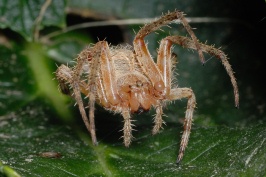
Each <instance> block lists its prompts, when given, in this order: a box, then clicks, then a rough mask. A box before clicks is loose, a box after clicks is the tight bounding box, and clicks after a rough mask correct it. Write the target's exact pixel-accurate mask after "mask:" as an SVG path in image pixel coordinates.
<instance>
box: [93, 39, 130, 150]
mask: <svg viewBox="0 0 266 177" xmlns="http://www.w3.org/2000/svg"><path fill="white" fill-rule="evenodd" d="M93 51H94V54H93V55H92V56H93V58H94V60H96V58H100V67H98V66H92V68H100V70H101V72H100V75H101V76H100V79H98V80H97V82H98V88H99V89H98V91H99V93H100V96H101V99H100V100H101V101H102V103H103V104H106V105H108V106H110V107H112V106H116V105H118V104H122V100H121V99H120V97H119V95H118V88H117V85H116V84H117V83H116V76H115V67H114V63H113V61H112V57H111V54H110V49H109V46H108V44H107V42H106V41H100V42H98V43H97V44H96V45H95V47H94V49H93ZM89 84H90V83H89ZM103 89H104V90H103ZM122 116H123V118H124V128H123V133H124V135H123V139H124V144H125V146H126V147H128V146H129V145H130V143H131V140H132V138H133V136H132V124H131V119H130V118H131V117H130V110H128V108H127V107H124V108H123V109H122Z"/></svg>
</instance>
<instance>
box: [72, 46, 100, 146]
mask: <svg viewBox="0 0 266 177" xmlns="http://www.w3.org/2000/svg"><path fill="white" fill-rule="evenodd" d="M90 55H91V51H90V50H89V49H85V50H83V51H82V52H81V53H80V54H79V56H78V58H77V65H76V66H75V68H74V72H73V73H74V75H73V84H72V85H73V91H74V97H75V100H76V101H77V104H78V106H79V111H80V113H81V117H82V119H83V122H84V123H85V126H86V128H87V130H88V131H89V132H90V134H91V139H92V142H93V144H94V145H97V138H96V133H95V123H94V110H95V107H94V105H95V91H94V89H92V88H94V85H93V84H90V83H91V82H93V81H94V80H93V79H91V78H90V79H89V88H88V90H87V88H86V87H87V84H86V83H84V82H82V81H80V76H81V74H82V73H83V66H84V64H85V63H86V62H88V61H89V60H90V59H91V58H90ZM96 62H97V61H96ZM96 62H95V61H92V64H94V63H96ZM94 72H96V71H94V70H92V71H91V72H90V74H91V73H92V74H94ZM91 80H92V81H91ZM80 92H82V93H84V94H85V95H89V119H88V117H87V114H86V112H85V108H84V105H83V102H82V98H81V95H80Z"/></svg>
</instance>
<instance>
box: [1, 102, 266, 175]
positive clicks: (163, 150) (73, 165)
mask: <svg viewBox="0 0 266 177" xmlns="http://www.w3.org/2000/svg"><path fill="white" fill-rule="evenodd" d="M36 105H39V106H36ZM44 107H46V106H44V105H42V103H41V100H35V101H34V102H32V103H31V104H29V105H28V106H26V107H23V108H22V109H21V110H18V111H16V112H12V113H10V114H7V115H6V116H2V117H1V133H0V138H1V141H0V151H1V156H0V158H1V161H2V163H3V164H5V166H9V167H10V168H12V169H14V170H16V171H17V172H18V173H19V174H20V175H22V176H50V175H51V174H53V176H98V175H99V176H145V175H149V176H175V175H177V174H178V175H181V176H195V175H196V176H211V175H217V176H228V175H232V176H249V175H252V176H253V175H254V176H263V174H266V169H265V168H264V165H263V164H265V163H266V148H265V147H266V141H265V140H266V138H265V137H266V126H265V124H259V125H256V126H253V127H249V128H245V129H238V128H234V129H233V128H227V127H208V128H204V127H197V126H195V127H194V128H193V129H192V135H191V138H190V143H189V146H188V148H187V151H186V154H185V158H184V160H183V161H182V164H181V165H176V164H175V160H176V156H177V153H178V148H179V141H180V136H179V132H180V131H181V129H182V128H181V125H179V124H168V125H167V126H166V127H165V130H164V131H162V132H161V133H160V134H158V135H155V136H152V135H151V132H150V131H151V128H150V127H151V125H148V126H147V125H142V126H140V127H136V129H137V130H138V131H135V132H134V135H135V140H134V141H133V143H132V145H131V146H130V147H129V148H126V147H124V146H123V144H122V140H121V139H119V137H120V136H122V132H117V131H118V130H119V129H121V127H120V126H119V125H121V124H119V123H117V122H115V121H110V120H107V121H108V123H107V124H104V122H100V123H98V125H99V126H97V132H99V136H98V140H99V145H98V146H93V145H92V143H91V140H90V137H89V134H88V133H87V132H86V131H85V129H84V126H82V127H68V126H63V125H62V124H61V123H58V122H57V121H56V120H55V117H52V116H50V115H51V114H50V113H49V112H50V111H51V110H50V109H49V108H46V109H44ZM135 119H136V120H137V119H138V116H136V117H135ZM105 121H106V120H105ZM110 125H111V126H110ZM103 132H104V133H103ZM44 152H56V153H60V154H61V155H62V157H58V158H49V157H42V156H41V153H44Z"/></svg>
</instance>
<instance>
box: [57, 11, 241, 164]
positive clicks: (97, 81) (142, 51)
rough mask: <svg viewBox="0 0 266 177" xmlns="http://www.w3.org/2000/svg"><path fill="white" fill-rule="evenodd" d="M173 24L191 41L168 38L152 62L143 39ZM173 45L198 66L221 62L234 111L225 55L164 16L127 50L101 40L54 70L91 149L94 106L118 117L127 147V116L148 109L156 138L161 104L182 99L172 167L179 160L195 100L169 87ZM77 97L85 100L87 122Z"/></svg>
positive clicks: (182, 90)
mask: <svg viewBox="0 0 266 177" xmlns="http://www.w3.org/2000/svg"><path fill="white" fill-rule="evenodd" d="M176 19H179V20H180V21H181V23H182V24H183V25H184V27H185V29H186V30H187V32H188V33H189V35H190V36H191V39H190V38H188V37H182V36H168V37H166V38H164V39H162V41H161V43H160V47H159V50H158V56H157V63H155V62H154V60H153V59H152V57H151V55H150V53H149V51H148V50H147V45H146V44H145V42H144V37H145V36H147V35H149V34H150V33H152V32H154V31H156V30H157V29H159V28H160V27H161V26H165V25H167V24H169V23H171V22H172V21H173V20H176ZM173 44H178V45H180V46H182V47H185V48H191V49H194V50H197V51H198V53H199V57H200V59H201V61H202V63H204V57H203V52H205V53H209V54H210V55H213V56H215V57H217V58H219V59H221V61H222V64H223V65H224V67H225V69H226V71H227V73H228V75H229V76H230V78H231V82H232V85H233V88H234V95H235V104H236V106H238V102H239V101H238V100H239V96H238V88H237V83H236V80H235V77H234V74H233V71H232V68H231V66H230V64H229V63H228V60H227V57H226V55H225V54H224V53H223V52H222V51H221V50H218V49H216V48H214V47H212V46H208V45H205V44H202V43H199V42H198V41H197V38H196V36H195V35H194V33H193V31H192V29H191V27H190V26H189V24H188V22H187V20H186V19H185V18H184V15H183V13H182V12H180V11H174V12H170V13H168V14H166V15H163V16H162V17H161V18H159V19H157V20H155V21H154V22H152V23H149V24H146V25H145V26H144V27H142V28H141V29H140V31H139V32H138V33H137V34H136V37H135V39H134V42H133V48H130V47H128V46H125V47H121V46H120V47H109V45H108V43H107V42H106V41H99V42H97V43H96V44H95V45H93V46H89V47H87V48H86V49H84V50H83V51H81V53H80V54H79V56H78V57H77V60H76V65H75V66H74V67H73V68H69V67H67V66H65V65H61V66H60V67H58V69H57V71H56V78H57V80H58V81H59V86H60V89H61V91H62V93H64V94H69V95H72V96H73V97H74V99H75V100H76V101H77V104H78V106H79V110H80V113H81V116H82V119H83V121H84V123H85V125H86V127H87V129H88V131H89V132H90V134H91V137H92V141H93V143H94V144H95V145H96V144H97V139H96V133H95V124H94V110H95V102H97V103H98V104H99V105H101V106H103V107H104V108H105V109H107V110H111V111H114V112H116V113H121V114H122V116H123V118H124V128H123V133H124V135H123V138H124V144H125V146H129V144H130V143H131V140H132V124H131V115H132V114H133V113H140V112H143V111H147V110H149V109H150V108H152V107H153V108H154V109H155V110H156V115H155V118H154V124H155V125H154V127H153V130H152V133H153V134H156V133H158V132H159V130H160V128H161V127H162V124H163V123H164V121H163V119H162V115H163V109H162V108H163V105H165V103H166V102H169V101H173V100H177V99H181V98H187V99H188V104H187V110H186V115H185V121H184V132H183V135H182V139H181V145H180V150H179V155H178V158H177V162H180V161H181V159H182V158H183V155H184V151H185V148H186V146H187V143H188V139H189V135H190V130H191V125H192V117H193V111H194V108H195V106H196V98H195V95H194V93H193V91H192V90H191V89H190V88H179V87H174V88H173V84H172V76H173V74H172V69H173V61H172V59H173V56H172V52H171V47H172V45H173ZM81 93H82V94H84V95H85V96H86V97H88V99H89V104H88V105H89V113H88V115H89V119H88V117H87V114H86V111H85V108H84V104H83V101H82V97H81Z"/></svg>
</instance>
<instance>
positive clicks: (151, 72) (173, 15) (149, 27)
mask: <svg viewBox="0 0 266 177" xmlns="http://www.w3.org/2000/svg"><path fill="white" fill-rule="evenodd" d="M177 19H179V20H180V21H181V23H182V24H183V26H184V27H185V28H186V30H187V31H188V33H189V34H190V36H191V38H192V41H193V42H194V46H195V47H196V50H197V51H198V53H199V56H200V59H201V61H202V63H204V56H203V53H202V49H201V48H200V44H199V42H198V40H197V38H196V36H195V34H194V32H193V31H192V29H191V27H190V26H189V24H188V22H187V20H186V19H185V18H184V15H183V13H182V12H180V11H174V12H170V13H168V14H166V15H164V16H162V17H161V18H159V19H158V20H155V21H154V22H152V23H149V24H146V25H145V26H144V27H142V28H141V29H140V31H139V32H138V33H137V35H136V37H135V39H134V42H133V45H134V50H135V52H136V56H137V60H138V61H139V62H140V63H141V68H142V70H143V72H144V73H145V74H146V75H147V76H148V77H149V79H150V80H151V82H152V83H153V85H154V86H156V84H157V85H158V86H161V85H162V84H163V78H162V75H161V73H160V71H159V70H158V67H157V66H156V65H155V64H154V62H153V59H152V57H151V55H150V53H149V51H148V49H147V46H146V44H145V42H144V37H146V36H147V35H149V34H150V33H152V32H153V31H156V30H158V29H159V28H160V27H161V26H165V25H167V24H169V23H171V22H172V21H173V20H177Z"/></svg>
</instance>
